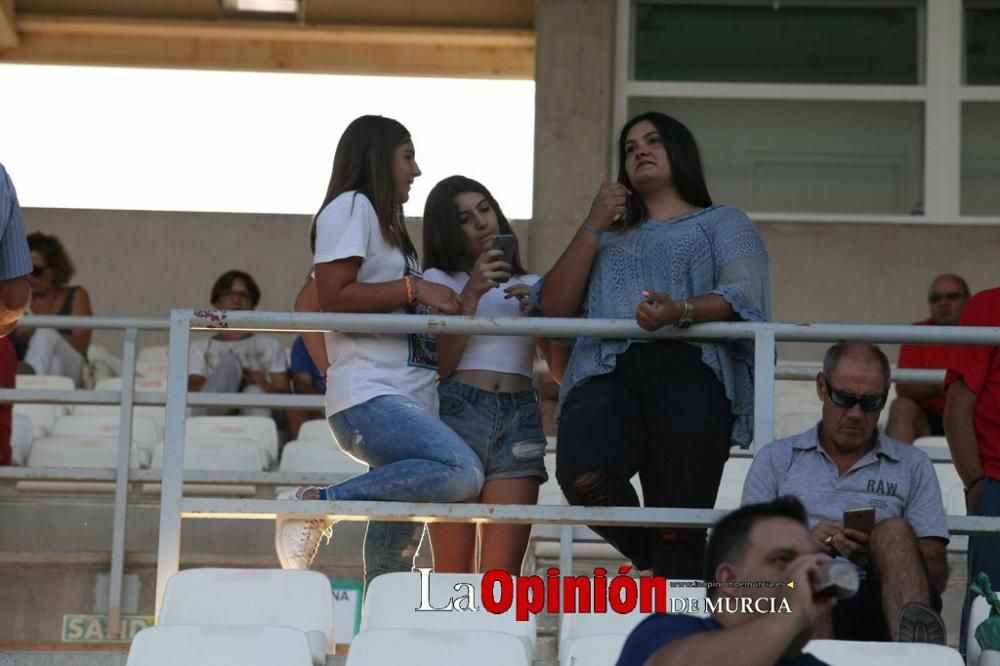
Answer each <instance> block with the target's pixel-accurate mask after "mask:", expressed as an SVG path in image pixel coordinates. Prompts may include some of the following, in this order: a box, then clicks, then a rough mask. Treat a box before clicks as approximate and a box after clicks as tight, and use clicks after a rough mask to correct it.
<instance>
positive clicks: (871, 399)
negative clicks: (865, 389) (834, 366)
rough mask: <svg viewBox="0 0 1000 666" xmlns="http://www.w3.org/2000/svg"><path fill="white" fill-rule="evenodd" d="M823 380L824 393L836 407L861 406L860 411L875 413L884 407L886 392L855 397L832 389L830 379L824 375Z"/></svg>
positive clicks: (847, 392) (846, 392)
mask: <svg viewBox="0 0 1000 666" xmlns="http://www.w3.org/2000/svg"><path fill="white" fill-rule="evenodd" d="M823 379H824V380H825V381H826V393H827V395H829V396H830V400H832V401H833V404H835V405H837V407H843V408H844V409H850V408H851V407H853V406H854V405H861V411H863V412H877V411H878V410H880V409H882V408H883V407H885V401H886V399H887V398H888V397H889V394H888V392H886V393H876V394H874V395H855V394H853V393H851V392H850V391H843V390H841V389H838V388H834V387H833V384H831V383H830V378H829V377H827V376H826V375H823Z"/></svg>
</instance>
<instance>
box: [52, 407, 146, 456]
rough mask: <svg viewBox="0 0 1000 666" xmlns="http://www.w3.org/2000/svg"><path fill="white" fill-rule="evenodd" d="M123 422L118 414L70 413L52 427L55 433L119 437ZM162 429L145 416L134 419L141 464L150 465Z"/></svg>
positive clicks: (133, 432) (133, 433) (134, 430)
mask: <svg viewBox="0 0 1000 666" xmlns="http://www.w3.org/2000/svg"><path fill="white" fill-rule="evenodd" d="M120 425H121V423H120V422H119V419H118V417H117V416H111V415H105V416H98V415H92V414H69V415H67V416H63V417H62V418H60V419H59V420H58V421H56V423H55V425H54V426H53V428H52V434H53V435H83V436H87V437H117V436H118V430H119V426H120ZM160 436H161V433H160V429H159V428H158V427H156V424H155V423H154V422H153V421H152V420H150V419H148V418H146V417H144V416H136V417H135V418H133V419H132V443H133V444H134V445H135V448H136V449H137V452H138V454H139V464H140V466H142V467H148V466H149V462H150V459H151V458H152V456H153V449H154V448H156V443H157V442H158V441H159V440H160Z"/></svg>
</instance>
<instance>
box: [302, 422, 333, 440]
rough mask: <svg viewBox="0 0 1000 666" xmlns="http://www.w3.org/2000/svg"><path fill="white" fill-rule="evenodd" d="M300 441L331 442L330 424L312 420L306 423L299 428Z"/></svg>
mask: <svg viewBox="0 0 1000 666" xmlns="http://www.w3.org/2000/svg"><path fill="white" fill-rule="evenodd" d="M298 439H299V440H300V441H301V440H310V441H313V440H315V441H320V442H332V441H334V439H333V431H332V430H330V424H328V423H327V422H326V420H325V419H312V420H311V421H306V422H305V423H303V424H302V427H301V428H299V437H298Z"/></svg>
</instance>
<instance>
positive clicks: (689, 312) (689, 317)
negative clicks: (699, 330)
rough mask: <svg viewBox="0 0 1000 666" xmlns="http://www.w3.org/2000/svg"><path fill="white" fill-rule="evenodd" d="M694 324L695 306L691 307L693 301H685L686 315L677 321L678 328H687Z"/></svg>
mask: <svg viewBox="0 0 1000 666" xmlns="http://www.w3.org/2000/svg"><path fill="white" fill-rule="evenodd" d="M693 323H694V306H693V305H691V301H689V300H687V299H686V298H685V299H684V314H682V315H681V318H680V319H678V320H677V327H678V328H687V327H688V326H690V325H691V324H693Z"/></svg>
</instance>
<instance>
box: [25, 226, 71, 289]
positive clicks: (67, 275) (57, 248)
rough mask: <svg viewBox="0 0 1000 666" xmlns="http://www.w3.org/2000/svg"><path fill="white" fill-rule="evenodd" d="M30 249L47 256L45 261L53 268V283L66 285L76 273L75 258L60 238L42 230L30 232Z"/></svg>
mask: <svg viewBox="0 0 1000 666" xmlns="http://www.w3.org/2000/svg"><path fill="white" fill-rule="evenodd" d="M28 249H29V250H31V251H32V252H38V253H39V254H41V255H42V256H43V257H45V263H47V264H48V265H49V267H51V268H52V285H53V286H55V287H65V286H66V285H67V284H69V281H70V279H72V277H73V275H74V274H75V273H76V267H74V266H73V260H72V259H70V258H69V253H68V252H67V251H66V248H65V247H63V244H62V243H61V242H60V241H59V238H58V237H56V236H52V235H49V234H43V233H42V232H41V231H34V232H32V233H30V234H28Z"/></svg>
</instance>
